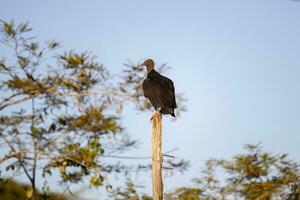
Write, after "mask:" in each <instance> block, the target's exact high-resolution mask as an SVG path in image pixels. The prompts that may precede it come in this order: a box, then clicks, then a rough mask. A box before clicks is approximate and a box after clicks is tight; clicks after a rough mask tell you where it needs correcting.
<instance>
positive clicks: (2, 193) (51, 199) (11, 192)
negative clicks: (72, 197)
mask: <svg viewBox="0 0 300 200" xmlns="http://www.w3.org/2000/svg"><path fill="white" fill-rule="evenodd" d="M31 196H32V190H31V187H30V186H28V185H24V184H21V183H17V182H15V181H12V180H2V181H1V182H0V197H1V199H9V200H20V199H29V198H30V197H31ZM34 199H35V200H67V199H68V198H67V197H65V196H64V195H62V194H57V193H48V194H45V193H44V194H42V193H38V192H36V194H35V196H34Z"/></svg>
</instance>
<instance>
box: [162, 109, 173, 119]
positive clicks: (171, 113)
mask: <svg viewBox="0 0 300 200" xmlns="http://www.w3.org/2000/svg"><path fill="white" fill-rule="evenodd" d="M159 112H160V113H161V114H163V115H167V114H170V115H171V116H173V117H175V113H174V108H161V109H160V111H159Z"/></svg>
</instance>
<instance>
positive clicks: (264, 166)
mask: <svg viewBox="0 0 300 200" xmlns="http://www.w3.org/2000/svg"><path fill="white" fill-rule="evenodd" d="M245 149H246V150H247V153H245V154H239V155H236V156H234V157H233V159H232V160H224V159H211V160H209V161H207V162H206V167H205V168H204V170H203V171H202V172H203V175H202V176H201V177H200V178H197V179H195V182H196V183H197V184H199V189H200V190H201V194H200V197H201V199H230V198H233V199H241V198H242V199H247V200H252V199H262V200H264V199H295V200H296V199H298V198H299V194H300V171H299V164H298V163H297V162H295V161H292V160H289V159H288V157H287V154H271V153H269V152H266V151H264V150H262V148H261V146H260V145H246V146H245ZM218 174H219V176H218ZM220 174H221V175H220ZM221 176H223V177H224V176H225V180H223V179H222V178H221Z"/></svg>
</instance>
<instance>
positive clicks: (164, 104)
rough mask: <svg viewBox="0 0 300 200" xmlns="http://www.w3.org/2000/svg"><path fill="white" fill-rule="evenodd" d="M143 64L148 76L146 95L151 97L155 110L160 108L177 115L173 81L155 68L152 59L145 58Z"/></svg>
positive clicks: (145, 86)
mask: <svg viewBox="0 0 300 200" xmlns="http://www.w3.org/2000/svg"><path fill="white" fill-rule="evenodd" d="M141 66H146V69H147V78H146V79H145V80H144V81H143V92H144V96H145V97H146V98H147V99H149V101H150V103H151V105H152V106H153V107H154V109H155V111H157V110H158V109H159V112H160V113H161V114H170V115H171V116H173V117H175V113H174V110H175V108H177V105H176V99H175V89H174V83H173V81H172V80H171V79H169V78H167V77H165V76H163V75H161V74H160V73H159V72H157V71H156V70H155V69H154V61H153V60H152V59H147V60H145V61H144V62H143V63H142V64H141Z"/></svg>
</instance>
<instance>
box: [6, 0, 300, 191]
mask: <svg viewBox="0 0 300 200" xmlns="http://www.w3.org/2000/svg"><path fill="white" fill-rule="evenodd" d="M0 19H3V20H8V21H10V20H12V19H13V20H15V21H16V22H24V21H29V22H30V24H31V26H32V27H33V28H34V31H33V33H34V34H35V35H37V36H39V39H40V40H41V41H43V40H49V39H52V38H55V39H57V40H59V41H62V43H63V49H64V50H68V49H75V50H80V51H81V50H89V51H92V52H93V53H94V54H96V55H97V56H98V59H99V61H100V62H102V63H103V64H104V65H105V66H106V67H107V68H108V69H109V70H111V71H112V72H113V73H118V72H120V71H121V70H122V69H123V68H124V66H123V63H124V62H126V61H127V60H131V61H133V62H141V61H143V59H145V58H152V59H154V60H155V61H156V62H157V63H158V64H160V63H165V62H166V63H168V64H169V65H170V66H172V70H170V71H169V73H168V74H167V75H168V76H169V77H170V78H172V79H173V80H174V82H175V87H176V91H180V92H185V95H186V97H187V98H188V99H189V101H188V102H187V107H188V112H186V113H183V115H182V117H181V118H180V119H178V120H177V121H176V122H171V121H170V118H168V117H166V118H165V120H164V125H165V127H164V138H163V140H164V147H163V148H164V149H165V150H169V149H172V148H175V147H178V148H179V150H178V151H177V152H175V153H174V154H175V156H178V157H184V158H185V159H187V160H190V161H191V165H192V167H191V168H190V170H189V171H188V172H187V173H186V174H185V175H180V174H178V175H176V176H174V177H173V178H168V179H166V180H165V186H166V188H167V189H170V188H174V187H177V186H181V185H184V184H188V183H190V180H191V178H194V177H196V176H197V174H198V173H199V172H200V167H201V166H203V163H204V161H205V160H207V159H209V158H212V157H217V158H221V157H224V158H230V157H231V156H232V155H233V154H236V153H240V152H241V151H242V146H243V144H246V143H258V142H260V141H261V142H262V144H263V146H264V147H265V148H266V149H267V150H269V151H271V152H274V153H289V154H290V156H291V158H294V159H296V160H298V161H300V148H299V142H300V105H299V102H300V84H299V83H300V80H299V77H300V2H297V1H291V0H244V1H241V0H193V1H192V0H185V1H183V0H181V1H179V0H164V1H161V0H152V1H141V0H119V1H117V0H110V1H104V0H94V1H92V0H90V1H87V0H86V1H79V0H78V1H74V0H73V1H70V0H65V1H62V0H51V1H50V0H48V1H45V0H44V1H39V0H26V1H16V0H1V3H0ZM1 48H3V46H1V47H0V52H1V51H2V50H1ZM2 52H3V51H2ZM0 56H3V55H2V53H1V54H0ZM149 117H150V113H145V114H137V112H136V111H134V110H133V109H132V108H130V107H129V108H128V109H127V110H126V113H125V117H124V120H123V124H124V126H126V127H127V132H128V133H130V134H131V135H132V137H133V138H136V139H139V140H140V141H141V143H142V145H141V147H140V148H139V149H138V150H137V151H134V152H130V155H134V156H139V155H140V156H145V155H150V153H151V152H150V150H151V148H150V147H151V145H150V142H151V140H150V138H151V136H150V124H149ZM149 177H150V174H149V176H147V177H146V178H145V182H143V183H144V184H149V183H150V182H149V181H150V179H149ZM147 181H148V182H147ZM149 185H150V184H149ZM147 188H150V186H147ZM148 191H150V190H148Z"/></svg>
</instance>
